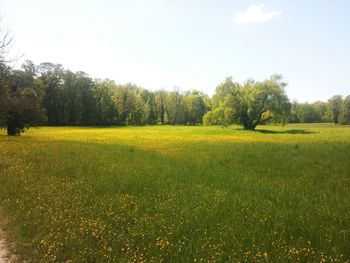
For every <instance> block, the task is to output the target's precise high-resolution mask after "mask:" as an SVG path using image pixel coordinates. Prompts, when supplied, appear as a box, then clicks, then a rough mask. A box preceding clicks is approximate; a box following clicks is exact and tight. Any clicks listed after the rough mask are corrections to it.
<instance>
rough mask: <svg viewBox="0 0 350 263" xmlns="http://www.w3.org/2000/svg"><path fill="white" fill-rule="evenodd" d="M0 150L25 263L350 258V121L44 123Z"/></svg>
mask: <svg viewBox="0 0 350 263" xmlns="http://www.w3.org/2000/svg"><path fill="white" fill-rule="evenodd" d="M0 149H1V156H0V207H2V209H3V210H4V211H5V213H3V214H4V216H5V215H6V221H7V222H10V223H8V225H7V230H8V231H7V235H8V240H9V241H14V242H15V244H16V246H15V250H16V253H17V254H19V255H20V256H21V258H23V259H26V260H27V261H28V262H349V261H350V126H335V125H331V124H322V125H321V124H319V125H318V124H313V125H307V124H304V125H287V126H285V127H279V126H260V127H258V130H257V131H245V130H242V129H241V127H239V126H230V127H228V128H222V127H214V126H213V127H202V126H198V127H184V126H173V127H171V126H152V127H113V128H92V127H41V128H30V129H29V130H28V131H26V132H25V133H24V134H23V135H21V136H16V137H9V136H5V131H4V130H1V131H0ZM3 219H4V220H3V221H5V218H3ZM0 223H1V219H0Z"/></svg>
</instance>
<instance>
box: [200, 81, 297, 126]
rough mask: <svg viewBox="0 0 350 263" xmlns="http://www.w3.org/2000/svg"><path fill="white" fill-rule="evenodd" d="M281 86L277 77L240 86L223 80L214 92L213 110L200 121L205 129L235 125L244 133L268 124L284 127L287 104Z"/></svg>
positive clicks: (286, 117) (281, 83) (288, 107)
mask: <svg viewBox="0 0 350 263" xmlns="http://www.w3.org/2000/svg"><path fill="white" fill-rule="evenodd" d="M285 86H286V84H285V83H284V82H282V77H281V76H280V75H273V76H271V78H270V79H268V80H265V81H262V82H257V81H254V80H247V81H246V82H245V83H244V84H243V85H241V84H239V83H235V82H233V81H232V78H227V79H226V80H225V81H224V82H223V83H221V84H220V85H219V86H218V87H217V88H216V93H215V95H214V96H213V105H214V106H213V110H212V111H210V112H208V113H207V114H206V115H205V116H204V121H205V123H206V124H209V125H210V124H221V125H229V124H233V123H238V124H242V125H243V127H244V129H248V130H254V129H255V128H256V126H258V125H262V124H266V123H267V122H268V121H272V120H273V121H274V122H279V123H286V122H287V121H288V118H289V116H290V109H291V103H290V102H289V99H288V97H287V95H286V94H285V92H284V87H285Z"/></svg>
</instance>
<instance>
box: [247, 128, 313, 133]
mask: <svg viewBox="0 0 350 263" xmlns="http://www.w3.org/2000/svg"><path fill="white" fill-rule="evenodd" d="M254 131H255V132H260V133H265V134H313V133H315V132H312V131H306V130H299V129H298V130H295V129H294V130H285V131H271V130H264V129H263V130H254Z"/></svg>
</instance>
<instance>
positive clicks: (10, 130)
mask: <svg viewBox="0 0 350 263" xmlns="http://www.w3.org/2000/svg"><path fill="white" fill-rule="evenodd" d="M7 135H9V136H15V135H19V132H18V129H17V128H16V126H14V125H8V126H7Z"/></svg>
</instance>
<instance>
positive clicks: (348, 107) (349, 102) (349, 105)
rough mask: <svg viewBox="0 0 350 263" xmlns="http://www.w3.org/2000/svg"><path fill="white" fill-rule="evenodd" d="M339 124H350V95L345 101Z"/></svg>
mask: <svg viewBox="0 0 350 263" xmlns="http://www.w3.org/2000/svg"><path fill="white" fill-rule="evenodd" d="M339 124H343V125H344V124H347V125H349V124H350V95H349V96H347V97H346V98H345V99H344V100H343V103H342V107H341V112H340V115H339Z"/></svg>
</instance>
